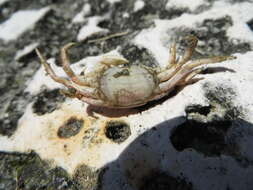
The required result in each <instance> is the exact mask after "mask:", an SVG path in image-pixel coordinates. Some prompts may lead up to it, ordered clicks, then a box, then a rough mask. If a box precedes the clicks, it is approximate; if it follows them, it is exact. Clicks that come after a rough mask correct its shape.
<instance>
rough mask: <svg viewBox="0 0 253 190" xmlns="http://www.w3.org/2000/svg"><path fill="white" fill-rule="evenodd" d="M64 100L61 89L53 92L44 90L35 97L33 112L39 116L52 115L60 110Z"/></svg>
mask: <svg viewBox="0 0 253 190" xmlns="http://www.w3.org/2000/svg"><path fill="white" fill-rule="evenodd" d="M64 100H65V96H64V95H63V94H61V93H60V90H59V89H55V90H52V91H48V90H44V91H42V92H41V93H39V94H38V95H37V96H36V97H35V101H34V103H33V106H32V108H33V112H34V113H36V114H38V115H44V114H46V113H51V112H53V111H54V110H56V109H58V108H59V106H60V104H61V103H62V102H64Z"/></svg>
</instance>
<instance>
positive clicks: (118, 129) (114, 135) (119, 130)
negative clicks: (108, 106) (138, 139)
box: [105, 121, 131, 143]
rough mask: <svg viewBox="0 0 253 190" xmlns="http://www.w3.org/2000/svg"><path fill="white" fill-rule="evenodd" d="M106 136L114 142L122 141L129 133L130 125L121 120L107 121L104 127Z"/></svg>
mask: <svg viewBox="0 0 253 190" xmlns="http://www.w3.org/2000/svg"><path fill="white" fill-rule="evenodd" d="M105 135H106V137H107V138H109V139H110V140H112V141H113V142H116V143H122V142H124V141H125V140H126V139H127V138H128V137H129V136H130V135H131V130H130V126H129V125H128V124H127V123H125V122H123V121H109V122H107V124H106V127H105Z"/></svg>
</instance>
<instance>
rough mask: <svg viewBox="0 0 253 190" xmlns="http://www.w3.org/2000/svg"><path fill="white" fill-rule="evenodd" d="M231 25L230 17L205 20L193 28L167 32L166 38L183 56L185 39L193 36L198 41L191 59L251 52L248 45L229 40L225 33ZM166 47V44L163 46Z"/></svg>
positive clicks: (179, 28)
mask: <svg viewBox="0 0 253 190" xmlns="http://www.w3.org/2000/svg"><path fill="white" fill-rule="evenodd" d="M232 25H233V21H232V19H231V17H230V16H226V17H222V18H218V19H215V20H213V19H206V20H204V21H203V22H202V23H199V24H198V25H197V26H196V27H194V28H186V27H178V28H173V29H170V30H168V31H167V34H168V38H171V39H172V40H174V41H176V42H177V43H178V47H179V48H178V53H179V54H183V52H184V47H185V44H184V42H185V37H186V36H187V35H190V34H192V35H194V36H196V37H197V38H198V39H199V43H198V46H197V48H196V50H195V52H194V55H193V58H201V57H207V56H213V55H231V54H233V53H245V52H247V51H251V50H252V47H251V44H250V43H246V42H240V41H239V40H238V41H236V40H233V41H231V40H229V38H228V36H227V35H226V31H227V29H228V28H229V27H231V26H232ZM165 45H166V44H165Z"/></svg>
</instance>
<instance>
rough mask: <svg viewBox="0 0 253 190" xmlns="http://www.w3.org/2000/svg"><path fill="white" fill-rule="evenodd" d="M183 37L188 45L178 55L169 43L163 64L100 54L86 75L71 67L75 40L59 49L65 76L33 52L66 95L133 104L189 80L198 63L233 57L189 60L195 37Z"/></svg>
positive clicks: (105, 103) (199, 69) (101, 104)
mask: <svg viewBox="0 0 253 190" xmlns="http://www.w3.org/2000/svg"><path fill="white" fill-rule="evenodd" d="M186 39H187V41H188V47H187V48H186V49H185V52H184V55H183V56H181V58H180V59H179V58H177V55H176V43H175V42H173V43H172V45H171V47H170V50H169V51H170V56H169V60H168V63H167V66H166V67H165V68H158V67H157V68H151V67H147V66H144V65H133V64H132V65H131V64H129V62H128V60H126V59H124V58H122V57H120V56H104V57H102V59H101V61H100V62H99V64H100V65H101V66H100V69H99V70H96V71H94V72H91V73H90V74H89V75H87V76H86V75H85V74H84V73H85V71H84V70H82V71H81V72H80V74H79V75H77V74H75V73H74V71H73V70H72V69H71V67H70V61H69V58H68V49H69V48H70V47H72V46H73V45H75V43H69V44H67V45H65V46H64V47H63V48H62V49H61V61H62V67H63V70H64V71H65V73H66V74H67V76H68V77H69V79H66V78H63V77H59V76H57V75H56V74H55V72H54V71H53V69H52V68H51V66H50V65H49V64H48V63H47V61H46V58H45V57H43V55H42V54H41V53H40V51H39V50H38V49H36V53H37V55H38V57H39V59H40V62H41V63H42V65H44V67H45V70H46V73H47V74H48V75H49V76H50V77H51V78H52V79H53V80H54V81H56V82H58V83H61V84H63V85H64V86H66V87H67V88H68V90H67V91H66V90H65V91H63V93H64V94H65V95H66V96H69V97H72V98H78V99H80V100H82V101H84V102H86V103H88V104H90V105H94V106H99V107H108V108H134V107H138V106H142V105H144V104H146V103H148V102H150V101H153V100H157V99H160V98H162V97H164V96H166V95H168V94H169V93H170V92H171V91H172V90H173V89H175V87H177V86H182V85H186V84H188V83H191V82H192V81H194V79H195V78H194V77H195V76H196V75H197V74H199V73H201V72H202V71H203V67H199V66H202V65H206V64H210V63H217V62H223V61H226V60H231V59H235V58H236V57H234V56H214V57H211V58H204V59H197V60H193V61H190V59H191V57H192V54H193V52H194V49H195V48H196V46H197V42H198V39H197V38H196V37H195V36H188V37H187V38H186Z"/></svg>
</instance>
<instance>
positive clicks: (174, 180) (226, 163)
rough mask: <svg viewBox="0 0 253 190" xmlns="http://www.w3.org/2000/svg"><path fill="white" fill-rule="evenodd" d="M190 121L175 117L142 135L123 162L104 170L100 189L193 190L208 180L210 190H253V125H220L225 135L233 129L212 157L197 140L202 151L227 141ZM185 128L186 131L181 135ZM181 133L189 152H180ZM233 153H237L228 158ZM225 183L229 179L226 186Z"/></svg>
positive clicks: (242, 122)
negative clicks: (177, 143) (177, 141)
mask: <svg viewBox="0 0 253 190" xmlns="http://www.w3.org/2000/svg"><path fill="white" fill-rule="evenodd" d="M188 122H189V121H188V120H187V118H184V117H178V118H174V119H171V120H168V121H165V122H163V123H160V124H158V125H157V126H154V127H153V128H152V129H150V130H148V131H147V132H145V133H143V134H142V135H140V136H139V137H138V138H137V139H135V140H134V141H133V142H132V143H131V144H130V145H129V146H128V147H127V148H126V149H125V150H124V152H122V154H121V155H120V156H119V158H118V159H117V160H115V161H114V162H112V163H109V164H108V165H106V166H105V167H104V168H106V170H104V172H103V174H101V175H100V177H99V178H100V187H99V190H109V189H122V190H124V189H131V190H144V189H145V190H175V189H178V190H191V189H195V186H196V187H198V189H199V187H203V184H202V183H203V181H204V183H206V187H207V189H210V188H209V187H211V186H213V187H214V188H213V189H220V190H223V189H224V190H227V187H231V189H244V190H251V189H252V187H253V182H252V176H253V162H252V161H253V157H252V155H251V152H252V151H251V146H250V145H249V144H250V143H253V124H252V123H249V122H247V121H245V120H243V119H236V120H231V121H229V123H224V125H223V124H222V123H220V126H219V127H220V128H224V130H223V129H221V131H222V132H223V133H225V132H226V131H228V129H229V130H230V131H229V133H227V136H226V135H224V141H223V142H222V145H224V146H223V147H222V150H223V151H222V152H220V153H219V154H216V149H215V148H214V149H212V148H209V149H206V150H205V152H208V153H207V154H205V155H203V153H202V152H201V151H200V150H198V149H197V148H195V147H193V146H191V144H192V142H193V141H195V142H196V143H198V146H199V147H205V146H207V145H208V144H209V141H208V140H211V141H213V142H216V146H217V147H219V144H220V139H221V138H220V136H217V137H215V136H214V135H213V134H207V133H208V131H209V126H208V124H207V125H204V124H203V126H201V127H202V128H198V127H196V128H195V129H193V127H192V126H187V124H189V123H188ZM227 125H229V126H227ZM182 126H184V127H185V130H186V131H185V133H183V134H182V133H180V132H176V131H178V130H181V128H182ZM187 127H189V128H187ZM190 130H192V131H190ZM175 133H177V135H178V138H181V142H184V143H185V144H186V147H184V149H181V150H176V149H177V148H176V149H175V146H174V145H172V144H173V143H171V141H170V140H171V134H172V136H173V135H174V134H175ZM195 133H196V135H194V134H195ZM180 135H181V136H180ZM193 136H194V137H193ZM205 138H206V140H205V141H203V139H205ZM210 138H214V139H210ZM189 139H191V142H190V141H189ZM201 139H202V140H201ZM211 145H212V143H210V146H211ZM214 147H215V145H214ZM228 152H233V154H229V155H228V154H227V153H228ZM225 155H227V156H225ZM210 156H211V157H210ZM210 158H212V159H210ZM240 160H244V161H246V160H247V161H248V164H247V165H244V166H243V165H242V164H241V161H240ZM234 171H238V172H234ZM199 176H201V179H200V178H199ZM210 176H212V177H210ZM220 181H223V182H222V184H220ZM236 181H240V183H237V182H236ZM201 184H202V186H201ZM218 187H219V188H218Z"/></svg>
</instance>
